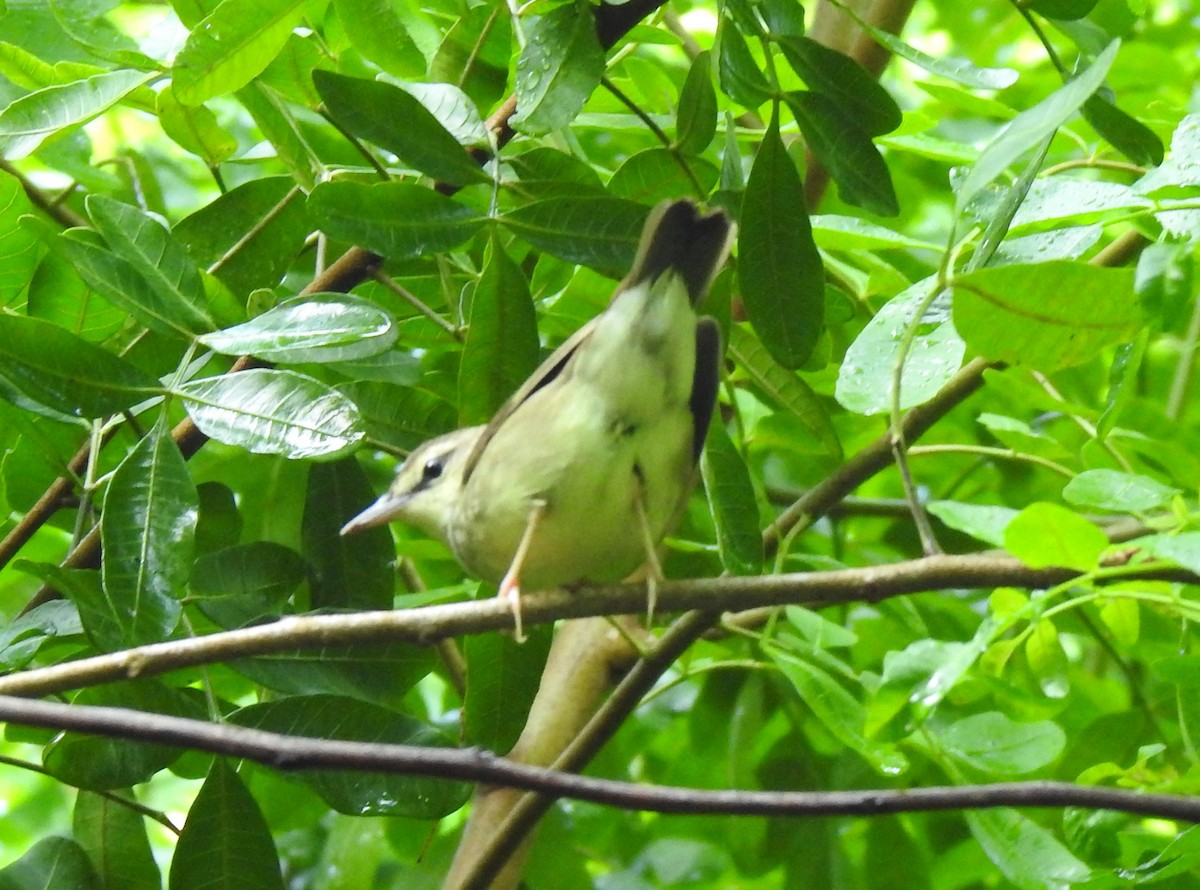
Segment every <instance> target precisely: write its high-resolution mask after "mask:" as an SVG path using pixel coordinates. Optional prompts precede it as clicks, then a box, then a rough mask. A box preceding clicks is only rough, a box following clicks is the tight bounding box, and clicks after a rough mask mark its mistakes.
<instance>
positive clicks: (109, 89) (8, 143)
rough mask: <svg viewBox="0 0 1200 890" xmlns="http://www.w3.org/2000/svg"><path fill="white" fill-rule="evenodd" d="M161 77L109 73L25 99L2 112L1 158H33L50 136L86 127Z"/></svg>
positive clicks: (37, 91)
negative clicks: (34, 153) (143, 86)
mask: <svg viewBox="0 0 1200 890" xmlns="http://www.w3.org/2000/svg"><path fill="white" fill-rule="evenodd" d="M157 76H158V75H157V72H153V71H151V72H145V71H128V70H118V71H105V72H103V73H100V74H94V75H92V76H91V77H87V78H84V79H83V80H78V81H74V82H72V83H65V84H61V85H55V86H48V87H45V88H43V89H40V90H35V91H34V92H32V93H29V94H27V95H24V96H21V97H20V98H19V99H16V100H14V101H13V102H12V103H11V104H10V105H9V106H8V107H7V108H4V109H3V110H0V155H2V156H3V157H4V158H5V159H7V160H10V161H15V160H19V159H20V158H23V157H26V156H27V155H30V154H32V153H33V152H34V151H36V150H37V149H38V146H40V145H41V144H42V142H43V141H44V140H45V139H47V138H48V137H49V136H51V135H53V134H55V133H58V132H60V131H62V130H65V129H66V128H68V127H72V126H76V125H78V124H83V123H86V122H87V121H89V120H91V119H92V118H94V117H95V116H96V115H98V114H100V113H102V112H104V111H106V110H108V109H109V108H110V107H111V106H113V105H115V104H116V103H117V102H120V101H121V100H122V99H124V98H125V97H126V96H127V95H129V94H130V93H131V92H133V91H134V90H136V89H137V88H138V87H140V86H142V84H144V83H146V82H148V81H150V80H152V79H153V78H155V77H157Z"/></svg>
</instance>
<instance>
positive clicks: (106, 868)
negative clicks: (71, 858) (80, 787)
mask: <svg viewBox="0 0 1200 890" xmlns="http://www.w3.org/2000/svg"><path fill="white" fill-rule="evenodd" d="M126 794H127V795H129V796H131V797H132V795H133V792H132V791H128V792H126ZM72 826H73V832H72V833H73V834H74V836H75V840H77V841H78V842H79V845H80V846H81V847H83V849H84V852H86V853H87V856H88V859H89V860H90V861H91V863H92V866H93V867H94V869H95V871H96V874H97V875H98V876H99V878H100V880H101V883H102V886H104V887H107V888H115V887H121V888H123V890H160V888H161V887H162V875H160V874H159V871H158V866H157V865H156V864H155V862H154V855H153V853H151V851H150V839H149V838H148V837H147V835H146V824H145V821H144V819H143V817H142V814H141V813H138V812H136V811H135V810H133V809H132V808H131V807H129V806H127V805H125V804H121V803H117V802H116V801H114V800H112V799H111V798H108V797H102V796H100V795H99V794H94V793H92V792H90V791H80V792H79V794H78V795H77V796H76V798H75V814H74V819H73V822H72Z"/></svg>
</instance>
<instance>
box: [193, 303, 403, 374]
mask: <svg viewBox="0 0 1200 890" xmlns="http://www.w3.org/2000/svg"><path fill="white" fill-rule="evenodd" d="M198 339H199V341H200V342H201V343H203V344H204V345H205V346H207V347H208V348H209V349H213V350H216V351H217V352H221V353H224V354H225V355H256V356H258V357H259V358H261V359H266V360H267V361H271V362H340V361H353V360H355V359H361V358H366V357H368V356H372V355H378V354H379V353H381V352H385V351H386V350H387V349H389V348H390V347H391V345H392V344H393V343H394V342H396V325H395V323H394V322H393V321H392V317H391V316H390V315H388V313H387V312H385V311H384V310H383V309H381V308H379V306H377V305H375V304H374V303H372V302H371V301H369V300H364V299H362V298H361V297H355V296H351V295H350V294H307V295H305V296H303V297H294V298H293V299H291V300H287V301H286V302H283V303H280V304H279V305H278V306H276V307H275V308H273V309H269V310H267V311H266V312H264V313H263V314H262V315H257V316H255V317H254V318H252V319H251V320H250V321H248V322H245V323H244V324H240V325H237V326H236V327H232V328H226V329H225V330H223V331H216V332H215V333H212V334H205V335H204V336H203V337H200V338H198Z"/></svg>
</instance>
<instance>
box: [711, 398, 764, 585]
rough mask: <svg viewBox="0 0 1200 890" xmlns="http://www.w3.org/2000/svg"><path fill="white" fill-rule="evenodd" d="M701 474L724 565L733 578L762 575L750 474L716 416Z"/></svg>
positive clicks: (761, 543) (760, 549) (718, 548)
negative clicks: (734, 576) (736, 576)
mask: <svg viewBox="0 0 1200 890" xmlns="http://www.w3.org/2000/svg"><path fill="white" fill-rule="evenodd" d="M700 473H701V476H702V477H703V479H704V490H705V492H706V493H707V494H708V509H709V511H710V512H711V513H712V518H713V525H715V526H716V529H717V550H718V552H719V553H720V554H721V565H722V566H724V568H725V571H727V572H729V573H730V574H732V575H757V574H759V573H760V572H761V571H762V565H763V541H762V533H761V532H760V531H759V528H760V527H761V523H760V521H759V515H758V502H757V500H756V499H755V496H754V486H753V484H752V483H751V482H750V471H749V470H748V469H747V468H746V462H745V461H744V460H742V456H741V455H740V454H739V453H738V450H737V448H736V447H735V446H734V444H733V441H732V440H731V439H730V438H729V434H728V433H727V432H725V427H724V426H722V425H721V423H720V422H719V419H718V418H717V417H714V418H713V419H712V423H711V424H709V428H708V438H707V439H706V440H705V443H704V451H703V452H702V453H701V455H700Z"/></svg>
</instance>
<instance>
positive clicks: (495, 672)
mask: <svg viewBox="0 0 1200 890" xmlns="http://www.w3.org/2000/svg"><path fill="white" fill-rule="evenodd" d="M552 638H553V633H552V632H551V630H550V628H548V627H538V628H533V629H531V631H530V632H529V636H528V639H526V640H525V641H524V642H521V643H518V642H516V641H515V640H513V639H512V638H511V637H509V636H503V635H501V634H476V635H474V636H470V637H467V639H466V640H465V641H464V644H463V655H464V656H465V658H466V661H467V695H466V699H465V700H464V702H463V711H464V714H465V717H464V721H463V731H464V734H465V736H466V739H467V740H468V741H469V742H470V743H471V744H472V745H479V746H480V747H482V748H485V749H487V750H488V751H493V752H495V753H497V754H507V753H508V752H509V751H511V750H512V747H513V745H515V744H516V742H517V739H518V738H519V737H520V735H521V731H522V730H523V729H524V728H525V722H526V720H527V719H528V718H529V708H530V706H531V705H532V704H533V700H534V696H535V695H536V694H537V691H538V687H539V686H540V684H541V680H542V671H543V669H544V668H545V667H546V656H547V654H548V653H549V651H550V641H551V639H552Z"/></svg>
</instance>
